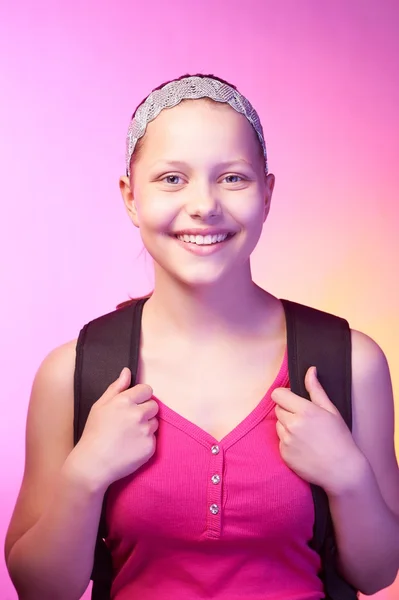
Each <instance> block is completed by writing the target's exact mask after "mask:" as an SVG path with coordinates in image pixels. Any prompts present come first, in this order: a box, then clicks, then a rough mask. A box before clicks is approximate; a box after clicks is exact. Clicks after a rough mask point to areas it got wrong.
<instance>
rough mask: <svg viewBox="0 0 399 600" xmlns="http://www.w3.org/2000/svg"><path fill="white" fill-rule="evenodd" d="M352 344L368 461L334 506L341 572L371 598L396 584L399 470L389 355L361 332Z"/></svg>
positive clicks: (358, 417)
mask: <svg viewBox="0 0 399 600" xmlns="http://www.w3.org/2000/svg"><path fill="white" fill-rule="evenodd" d="M352 342H353V352H352V366H353V437H354V440H355V442H356V444H357V446H358V447H359V449H360V450H361V452H362V455H363V456H364V457H365V458H364V460H360V461H359V464H358V469H357V471H356V476H355V477H354V479H353V483H352V485H351V486H349V487H348V488H346V489H344V490H342V491H341V492H340V493H338V494H334V495H331V494H330V496H329V501H330V508H331V513H332V517H333V521H334V527H335V530H336V537H337V545H338V553H339V557H340V567H341V571H342V573H343V575H344V576H345V577H346V579H348V581H350V582H351V583H352V584H353V585H354V586H355V587H357V588H358V589H360V590H361V591H362V592H364V593H366V594H372V593H375V592H377V591H378V590H380V589H382V588H384V587H387V586H388V585H390V584H391V583H393V581H394V579H395V577H396V574H397V571H398V568H399V470H398V465H397V461H396V457H395V451H394V408H393V397H392V386H391V380H390V374H389V368H388V365H387V362H386V359H385V356H384V354H383V352H382V351H381V349H380V348H379V347H378V346H377V344H375V342H373V341H372V340H371V339H370V338H368V337H367V336H365V335H363V334H361V333H359V332H356V331H353V332H352Z"/></svg>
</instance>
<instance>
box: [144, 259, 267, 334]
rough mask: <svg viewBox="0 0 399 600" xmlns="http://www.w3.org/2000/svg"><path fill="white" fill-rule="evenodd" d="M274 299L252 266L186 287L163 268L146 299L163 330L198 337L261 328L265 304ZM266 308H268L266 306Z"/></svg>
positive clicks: (155, 320)
mask: <svg viewBox="0 0 399 600" xmlns="http://www.w3.org/2000/svg"><path fill="white" fill-rule="evenodd" d="M273 301H275V299H274V298H273V297H272V296H270V295H269V294H267V293H266V292H264V290H262V289H261V288H259V287H258V286H257V285H256V284H255V283H254V282H253V280H252V277H251V270H250V266H249V265H248V267H247V268H246V269H244V270H243V272H242V273H239V274H237V273H234V276H231V277H226V278H225V279H223V280H222V281H218V282H217V283H216V284H214V285H204V286H197V287H195V286H187V285H185V284H183V283H181V282H178V281H176V280H175V279H172V278H171V277H170V276H169V275H168V274H167V273H165V272H164V271H161V270H157V269H156V272H155V286H154V292H153V294H152V296H151V298H150V299H149V300H148V302H147V308H146V310H147V312H148V314H149V315H151V321H152V323H153V326H154V327H155V328H156V329H157V330H158V331H159V332H160V333H161V332H162V331H165V329H166V328H167V329H168V330H170V329H171V328H173V329H174V330H176V331H177V332H178V334H179V335H184V336H195V339H197V340H201V339H204V338H207V339H209V338H212V337H213V336H218V335H220V333H222V332H224V333H226V334H229V333H230V334H231V335H234V334H239V333H241V334H245V333H253V332H256V331H258V330H259V326H260V323H262V322H264V318H265V305H267V306H269V307H271V306H272V304H273ZM266 310H267V308H266Z"/></svg>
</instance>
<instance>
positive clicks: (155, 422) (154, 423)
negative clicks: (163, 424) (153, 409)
mask: <svg viewBox="0 0 399 600" xmlns="http://www.w3.org/2000/svg"><path fill="white" fill-rule="evenodd" d="M148 425H149V431H150V433H151V434H154V433H155V432H156V431H157V429H158V427H159V421H158V419H156V418H152V419H150V420H149V421H148Z"/></svg>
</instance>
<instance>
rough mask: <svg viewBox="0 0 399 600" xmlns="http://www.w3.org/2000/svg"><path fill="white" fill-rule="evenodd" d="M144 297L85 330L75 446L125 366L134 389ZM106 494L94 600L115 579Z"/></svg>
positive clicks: (104, 597) (79, 353)
mask: <svg viewBox="0 0 399 600" xmlns="http://www.w3.org/2000/svg"><path fill="white" fill-rule="evenodd" d="M146 300H147V298H142V299H140V300H137V301H133V302H132V303H131V304H129V305H128V306H124V307H123V308H121V309H119V310H115V311H113V312H111V313H109V314H107V315H103V316H101V317H99V318H97V319H94V320H93V321H90V323H87V324H86V325H85V326H84V327H83V329H82V330H81V332H80V334H79V338H78V342H77V346H76V366H75V381H74V401H75V405H74V443H75V445H76V444H77V443H78V441H79V439H80V437H81V435H82V433H83V430H84V427H85V424H86V420H87V417H88V416H89V413H90V410H91V407H92V406H93V404H94V403H95V402H96V401H97V400H98V399H99V398H100V397H101V396H102V394H103V393H104V392H105V390H106V389H107V387H108V386H109V385H110V384H111V383H112V382H113V381H115V380H116V379H117V378H118V376H119V374H120V372H121V370H122V369H123V367H129V368H130V369H131V371H132V382H131V386H130V387H133V385H134V384H135V381H136V376H137V368H138V358H139V341H140V340H139V337H140V327H141V315H142V310H143V306H144V303H145V301H146ZM106 499H107V494H105V497H104V502H103V508H102V513H101V519H100V524H99V531H98V536H97V542H96V549H95V556H94V564H93V571H92V575H91V579H92V580H93V589H92V600H109V598H110V592H111V584H112V579H113V572H112V561H111V555H110V552H109V550H108V548H107V546H106V544H105V542H104V538H105V536H106V523H105V506H106Z"/></svg>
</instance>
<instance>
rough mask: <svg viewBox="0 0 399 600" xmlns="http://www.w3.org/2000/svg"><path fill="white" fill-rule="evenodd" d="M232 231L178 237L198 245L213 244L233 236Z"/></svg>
mask: <svg viewBox="0 0 399 600" xmlns="http://www.w3.org/2000/svg"><path fill="white" fill-rule="evenodd" d="M232 235H233V234H231V233H219V234H216V235H189V234H182V235H176V238H177V239H178V240H180V241H181V242H185V243H186V244H197V246H210V245H211V244H219V243H220V242H224V240H225V239H227V238H228V237H231V236H232Z"/></svg>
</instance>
